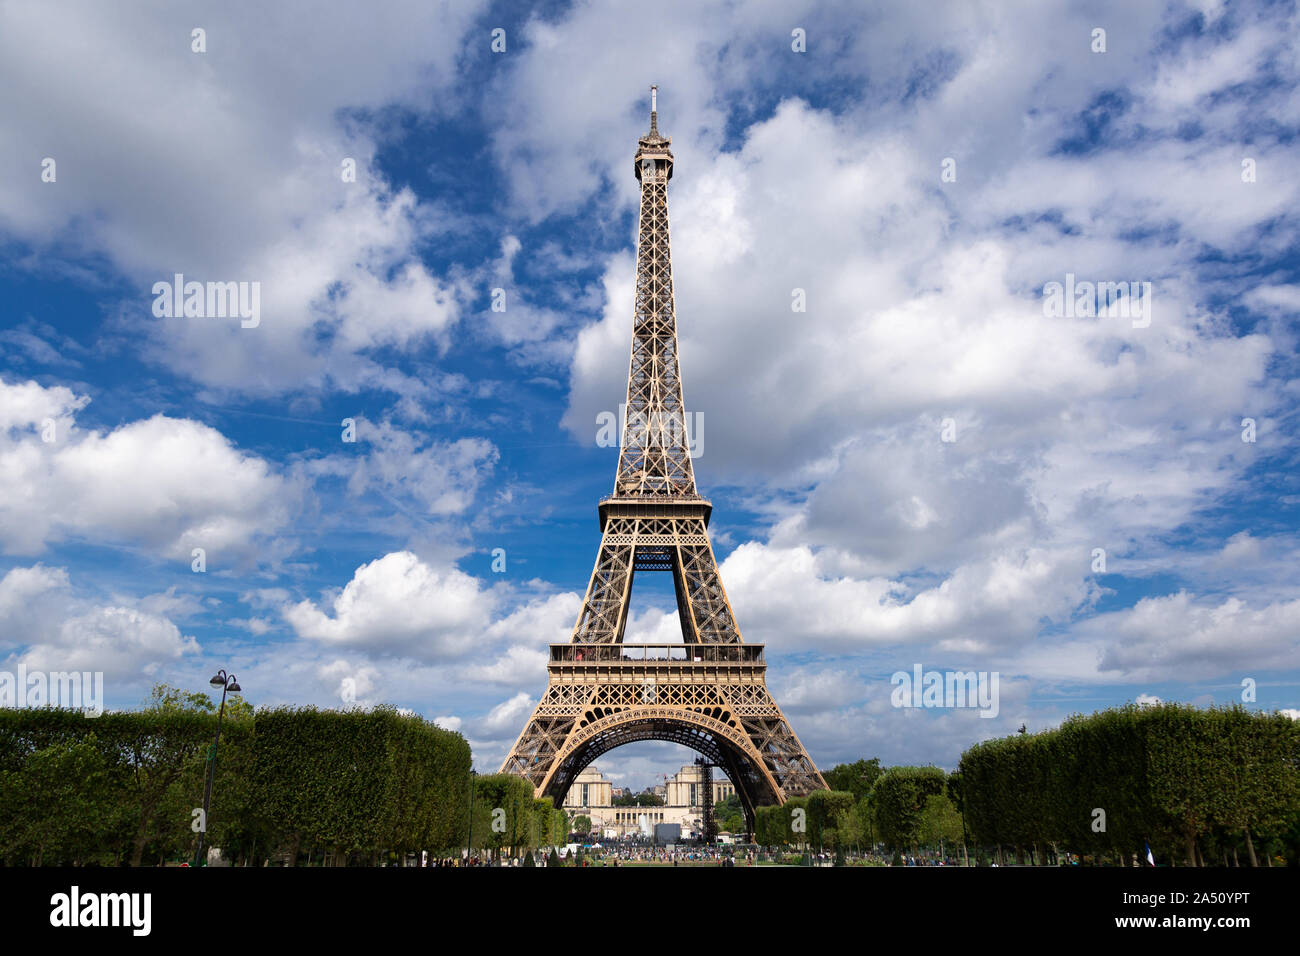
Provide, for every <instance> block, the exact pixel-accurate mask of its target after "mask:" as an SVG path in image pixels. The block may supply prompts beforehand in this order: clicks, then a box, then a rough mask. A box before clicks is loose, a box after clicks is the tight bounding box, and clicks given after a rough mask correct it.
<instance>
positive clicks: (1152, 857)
mask: <svg viewBox="0 0 1300 956" xmlns="http://www.w3.org/2000/svg"><path fill="white" fill-rule="evenodd" d="M1142 842H1143V843H1146V841H1145V840H1144V841H1142ZM1146 848H1147V862H1148V863H1150V864H1151V865H1152V866H1155V865H1156V858H1155V857H1154V856H1152V855H1151V844H1150V843H1146Z"/></svg>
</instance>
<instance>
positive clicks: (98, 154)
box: [0, 3, 481, 394]
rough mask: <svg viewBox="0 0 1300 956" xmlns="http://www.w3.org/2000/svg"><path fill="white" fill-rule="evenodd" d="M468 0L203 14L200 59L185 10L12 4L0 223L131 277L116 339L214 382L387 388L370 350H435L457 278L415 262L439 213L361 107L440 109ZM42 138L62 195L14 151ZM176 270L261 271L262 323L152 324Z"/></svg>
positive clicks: (4, 63) (3, 72)
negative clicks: (394, 163) (399, 182)
mask: <svg viewBox="0 0 1300 956" xmlns="http://www.w3.org/2000/svg"><path fill="white" fill-rule="evenodd" d="M480 9H481V4H477V3H439V4H432V5H431V4H421V3H409V4H408V3H392V4H384V5H383V6H382V8H376V9H374V10H370V11H367V12H364V13H363V12H361V11H351V12H348V11H342V12H340V13H338V14H337V15H332V16H329V17H320V16H317V15H315V13H314V11H313V10H312V9H311V7H310V5H299V4H294V3H289V4H283V5H276V6H275V7H273V8H272V7H265V8H258V7H254V6H247V5H244V6H238V7H230V8H222V9H218V10H208V11H205V12H204V16H203V18H202V19H203V23H204V29H205V30H206V36H207V51H206V52H205V53H202V54H196V53H194V52H192V51H191V48H190V44H191V39H190V31H191V29H192V27H193V19H194V18H193V15H192V12H186V11H185V9H183V8H177V7H174V6H173V5H169V4H159V3H150V4H145V5H142V6H140V7H136V8H133V9H132V10H130V11H120V15H113V16H109V15H108V14H107V11H105V10H104V9H103V8H102V7H100V6H99V5H97V4H94V3H73V4H69V5H66V6H62V7H60V8H59V9H57V10H45V11H36V10H35V9H34V8H31V9H28V10H23V9H19V8H14V9H8V10H6V11H5V13H4V30H3V31H0V51H2V52H3V55H0V81H2V82H0V91H4V92H0V98H2V99H0V102H3V104H4V108H3V109H2V110H0V116H3V120H0V143H4V144H6V146H5V147H0V166H2V167H3V168H4V170H5V175H4V176H2V177H0V181H2V182H3V185H0V227H3V228H4V229H5V231H6V232H7V233H9V234H10V235H13V236H16V237H20V238H21V239H22V240H24V241H25V242H27V243H30V244H31V245H33V246H34V247H36V248H50V247H53V246H56V245H58V244H61V243H67V244H71V245H72V246H73V247H75V248H76V249H79V250H82V251H84V252H86V253H89V254H91V255H96V256H101V257H103V258H104V259H106V260H107V261H108V262H110V263H111V264H112V266H113V267H115V268H116V269H117V270H118V271H119V272H120V273H121V274H122V275H123V276H125V277H127V278H128V279H129V280H130V281H131V282H132V283H133V284H135V285H136V286H137V287H138V288H139V289H140V292H139V294H137V295H135V296H132V297H129V298H128V299H126V300H125V301H124V302H122V303H121V315H120V319H119V334H123V335H129V336H131V337H132V338H138V337H139V336H141V335H143V336H145V337H147V339H148V342H147V344H146V346H145V351H146V352H147V353H148V354H150V355H151V356H152V357H153V358H154V359H155V360H156V361H158V362H159V363H162V364H164V365H166V366H168V367H170V368H172V369H174V370H176V371H178V372H180V373H182V374H184V375H188V376H190V377H192V378H194V379H195V380H197V381H199V382H201V383H203V384H205V385H208V386H211V387H213V388H214V389H216V390H218V391H222V390H238V391H242V392H245V393H257V394H276V393H279V392H282V391H287V390H294V389H297V388H300V387H303V386H304V385H311V384H314V385H324V384H327V383H329V384H332V385H337V386H342V387H344V388H348V389H355V388H358V387H360V386H362V385H371V386H377V387H381V388H384V387H398V384H397V382H396V381H395V380H394V379H393V378H392V377H390V376H386V375H385V374H384V369H383V365H382V363H380V362H377V361H376V360H374V359H373V358H372V357H370V354H369V353H370V352H371V350H373V349H376V348H379V347H382V346H386V345H392V346H397V347H400V348H405V347H408V346H412V345H427V344H433V345H441V346H445V345H446V334H447V331H448V329H449V327H450V326H451V324H452V323H453V322H454V321H455V320H456V318H457V316H458V314H459V312H460V308H461V305H460V299H461V298H463V297H464V295H465V294H466V291H465V290H464V289H463V288H460V287H459V286H458V284H457V280H455V279H448V278H445V277H438V276H435V275H433V274H432V273H431V272H430V271H429V270H428V268H427V267H426V266H425V265H424V263H423V262H422V260H421V259H420V257H419V256H418V254H417V250H416V245H417V244H418V243H419V242H420V241H422V240H423V239H425V238H427V237H428V236H429V235H430V234H431V232H433V231H436V229H437V222H436V217H435V216H434V215H432V214H431V212H430V210H429V209H427V208H420V206H419V204H418V203H417V201H416V199H415V196H414V194H413V193H412V192H411V191H410V190H409V189H397V188H393V187H391V186H390V185H389V183H387V182H386V181H385V179H384V178H383V175H382V174H381V173H380V171H379V169H378V168H377V164H376V162H375V156H376V153H377V150H378V146H377V140H378V138H379V133H378V131H377V130H376V129H375V126H374V125H373V124H371V123H368V122H366V121H365V119H364V118H363V117H364V114H365V113H366V111H368V110H372V109H376V108H378V107H383V106H391V105H394V104H402V105H404V106H406V107H408V108H415V109H419V110H421V111H424V112H434V113H440V111H441V110H442V109H444V108H445V109H447V110H452V109H454V108H455V99H454V97H453V96H452V95H451V87H452V86H453V81H454V77H455V67H456V60H457V58H458V56H459V55H460V54H461V51H462V40H461V38H462V35H463V33H464V32H465V30H466V29H467V28H468V27H469V25H470V24H471V23H473V22H474V20H475V18H476V17H477V15H478V13H479V11H480ZM290 49H291V51H292V52H291V54H289V55H286V51H288V50H290ZM37 50H41V51H42V53H41V55H39V56H37V54H36V51H37ZM380 51H382V52H380ZM33 76H40V77H43V80H42V82H39V83H35V84H33V83H31V82H29V80H30V78H31V77H33ZM105 76H111V77H112V82H111V83H106V82H104V77H105ZM268 90H274V95H268ZM431 93H438V94H441V95H431ZM345 116H351V117H353V120H352V121H351V122H344V121H343V118H344V117H345ZM36 142H39V143H40V144H41V147H40V148H41V150H42V151H43V153H42V155H46V156H50V157H52V158H54V159H55V160H56V161H57V163H58V167H57V170H58V179H57V187H56V188H51V187H50V186H49V184H45V183H41V182H40V181H39V179H37V178H36V177H32V176H27V175H20V174H19V172H18V171H19V170H20V169H26V168H27V166H28V164H29V163H30V161H31V160H30V158H29V157H28V154H27V150H26V147H24V146H22V145H21V144H25V143H36ZM345 160H351V161H353V162H354V163H355V167H356V177H355V181H353V182H348V181H345V179H344V177H343V175H342V172H343V163H344V161H345ZM32 183H34V184H35V186H34V187H33V186H32ZM196 222H201V223H202V224H203V228H201V229H196V228H194V224H195V223H196ZM177 272H179V273H183V274H185V275H186V276H187V278H189V279H192V280H197V281H247V282H259V283H260V284H261V311H262V318H261V322H260V324H259V325H258V326H257V327H256V328H249V329H242V328H240V326H239V323H238V322H237V321H235V322H231V321H226V320H220V319H204V320H195V319H180V320H175V319H168V320H162V321H159V320H155V319H153V318H152V316H151V314H150V306H151V297H150V296H149V295H147V294H146V292H147V290H148V289H150V287H151V286H152V284H153V283H154V282H156V281H170V280H171V278H172V275H173V274H174V273H177ZM406 384H407V387H418V382H415V381H408V382H407V383H406Z"/></svg>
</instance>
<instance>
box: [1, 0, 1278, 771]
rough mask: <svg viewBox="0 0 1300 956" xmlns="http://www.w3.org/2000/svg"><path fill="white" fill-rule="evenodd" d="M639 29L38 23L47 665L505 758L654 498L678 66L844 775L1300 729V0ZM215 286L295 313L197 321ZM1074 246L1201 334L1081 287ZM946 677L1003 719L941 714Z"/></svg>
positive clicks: (755, 517) (242, 13)
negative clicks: (217, 677)
mask: <svg viewBox="0 0 1300 956" xmlns="http://www.w3.org/2000/svg"><path fill="white" fill-rule="evenodd" d="M914 7H915V8H914ZM629 9H631V8H629V7H627V5H623V4H603V3H590V4H575V5H568V4H543V5H532V6H529V5H520V4H494V5H484V4H475V3H453V4H445V5H441V6H434V5H430V4H416V3H410V4H406V3H396V2H393V3H381V4H377V5H365V6H364V7H363V8H357V9H351V8H340V9H338V10H335V11H333V12H332V13H331V15H330V16H329V17H321V16H319V15H317V14H315V13H313V12H312V7H311V6H310V5H306V4H296V3H282V4H275V5H273V6H272V8H271V9H265V8H263V7H262V6H261V5H256V4H251V3H233V4H228V5H223V6H222V7H221V8H220V9H219V10H212V9H208V8H205V7H203V6H200V5H187V4H183V3H182V4H177V3H141V4H135V5H132V6H131V8H130V9H129V11H123V10H120V9H118V10H113V11H108V10H106V9H104V8H102V6H101V5H96V4H89V3H87V4H77V3H66V4H58V5H50V4H35V3H31V4H28V3H10V4H6V5H5V6H4V7H3V8H2V9H0V26H2V27H3V28H2V29H0V54H3V55H0V102H2V103H3V108H0V172H2V173H3V175H0V248H2V249H3V257H2V264H0V286H2V287H3V288H2V291H3V299H2V301H3V302H4V306H3V321H2V322H0V428H2V430H0V491H2V492H3V495H2V497H0V669H8V670H11V671H12V670H14V669H15V668H16V666H17V665H18V664H19V663H23V664H25V665H26V666H28V667H29V668H32V669H38V668H44V669H48V670H65V669H70V668H78V669H91V670H102V671H104V673H105V680H106V692H107V702H108V704H109V706H119V707H120V706H133V705H136V704H137V703H139V702H140V701H141V700H142V699H143V698H144V697H145V696H147V694H148V690H149V687H150V685H151V684H152V683H153V682H154V681H158V680H162V681H166V682H168V683H171V684H175V685H180V686H185V687H196V688H202V687H205V686H206V682H207V677H208V676H209V675H210V674H211V672H213V671H214V670H215V669H217V668H218V667H225V668H227V669H228V670H233V671H234V672H235V673H236V674H237V675H238V676H239V679H240V682H241V684H242V685H243V687H244V688H245V690H246V695H247V697H248V698H249V699H250V700H251V701H253V702H254V703H255V704H259V705H261V704H272V705H274V704H280V703H312V704H318V705H322V706H339V705H341V704H342V702H343V696H344V694H345V693H346V692H347V691H348V689H351V690H352V691H354V692H355V696H356V699H357V700H358V701H359V702H360V703H362V704H371V703H377V702H391V703H394V704H396V705H398V706H401V707H405V708H409V709H410V710H412V711H414V712H416V713H419V714H422V715H424V716H426V717H428V718H430V719H437V720H438V721H439V722H440V723H442V724H443V725H445V726H449V727H453V728H456V729H458V730H460V731H461V732H462V733H464V734H465V735H466V737H467V738H468V739H469V740H470V741H471V743H472V745H473V747H474V751H475V757H476V763H477V765H478V766H479V768H480V769H488V770H494V769H496V767H497V766H499V764H500V761H501V759H502V758H503V757H504V755H505V752H506V750H507V749H508V748H509V746H510V744H511V743H513V740H514V738H515V736H516V735H517V733H518V732H519V730H520V729H521V727H522V725H523V722H524V720H525V718H526V717H527V715H528V713H529V711H530V709H531V707H532V705H533V704H534V703H535V701H536V700H537V697H538V696H539V695H540V693H541V692H542V690H543V689H544V687H545V668H544V650H545V646H546V644H548V643H550V642H556V641H564V640H567V639H568V637H569V630H570V628H571V627H572V624H573V619H574V617H575V616H576V613H577V608H578V603H579V600H580V596H581V592H582V591H583V590H584V589H585V586H586V582H587V579H588V576H589V574H590V571H591V563H592V560H593V559H594V557H595V553H596V547H597V545H598V542H599V532H598V527H597V523H596V509H595V504H596V499H597V498H598V497H599V496H600V495H602V494H606V493H608V492H609V491H610V490H611V488H612V482H613V472H614V467H615V462H616V452H615V450H614V449H612V448H601V447H598V446H597V444H596V440H595V439H596V431H597V426H596V418H597V415H598V414H599V413H601V412H602V411H613V410H615V409H617V407H618V403H619V402H620V401H621V400H622V397H623V391H624V388H625V376H626V368H627V347H628V336H629V335H630V325H631V305H632V292H631V290H632V266H633V256H634V251H635V250H634V234H635V226H636V199H637V192H636V190H637V184H636V181H635V179H634V178H633V176H632V174H631V157H632V154H633V152H634V151H635V147H636V138H637V137H638V136H639V135H641V134H642V133H643V132H644V131H645V128H646V125H647V109H648V103H647V91H648V87H649V85H650V84H651V83H657V84H659V88H660V100H659V103H660V120H661V122H660V126H661V129H662V130H663V131H664V132H665V133H667V134H668V135H671V136H672V137H673V150H674V154H675V156H676V168H675V176H674V179H673V183H672V186H671V188H670V212H671V216H672V221H673V249H674V268H675V281H676V295H677V311H678V322H679V333H680V338H681V352H682V365H683V373H684V381H685V397H686V402H687V405H688V408H690V409H692V410H693V411H695V412H698V413H699V414H700V415H702V417H703V422H704V430H703V454H702V455H701V456H700V457H699V458H698V459H697V460H696V462H695V466H696V474H697V478H698V481H699V483H700V486H701V489H702V491H704V493H706V494H708V495H710V496H711V497H712V498H713V500H714V505H715V512H714V515H715V516H714V522H713V525H712V532H713V535H714V546H715V550H716V552H717V554H718V558H719V561H720V562H722V575H723V580H724V583H725V584H726V586H727V588H728V590H729V594H730V597H731V600H732V603H733V605H734V607H735V610H736V614H737V616H738V619H739V624H740V627H741V631H742V633H743V634H744V636H745V637H746V639H747V640H749V641H754V642H759V641H762V642H765V643H766V645H767V649H768V657H769V661H770V665H771V670H770V673H769V685H770V686H771V687H772V689H773V691H774V693H775V694H776V696H777V698H778V700H779V701H780V702H781V704H782V705H783V706H784V707H785V708H786V711H787V713H788V715H789V716H790V718H791V720H792V721H793V723H794V726H795V729H796V731H797V732H798V733H799V734H800V736H801V738H802V739H803V741H804V743H805V744H806V746H807V747H808V749H809V750H810V752H811V753H812V755H813V757H814V759H815V760H816V761H817V762H818V763H819V764H820V765H823V766H830V765H833V764H834V763H837V762H840V761H844V760H852V759H856V758H857V757H860V756H880V757H882V758H883V759H884V760H885V762H886V763H902V762H910V763H926V762H934V763H938V764H940V765H943V766H952V765H954V764H955V762H956V760H957V758H958V756H959V755H960V753H961V751H962V750H963V749H964V748H965V747H967V746H969V745H970V744H971V743H973V742H975V741H976V740H979V739H984V738H987V737H990V736H996V735H1002V734H1006V733H1011V732H1014V731H1015V729H1016V728H1017V727H1019V726H1020V725H1021V724H1022V723H1023V724H1026V725H1027V726H1028V727H1030V728H1031V729H1040V728H1044V727H1049V726H1052V725H1054V724H1056V723H1058V722H1059V721H1060V720H1061V719H1062V718H1063V717H1065V716H1067V715H1068V714H1070V713H1073V712H1078V711H1083V712H1090V711H1092V710H1094V709H1097V708H1101V707H1105V706H1110V705H1114V704H1119V703H1122V702H1124V701H1129V700H1136V699H1143V698H1148V697H1153V696H1154V697H1159V698H1161V699H1168V700H1181V701H1195V702H1197V703H1202V704H1208V703H1211V702H1214V703H1224V702H1230V701H1235V700H1239V699H1240V698H1241V687H1242V681H1243V679H1245V678H1251V679H1253V680H1254V681H1255V682H1256V685H1257V699H1256V700H1255V701H1254V702H1251V703H1250V704H1249V706H1253V707H1260V708H1264V709H1274V708H1280V709H1287V710H1291V711H1292V712H1293V713H1294V712H1295V711H1296V709H1297V708H1300V690H1298V689H1297V688H1298V687H1300V668H1298V667H1297V663H1296V662H1297V660H1298V659H1300V658H1298V657H1297V645H1298V644H1300V595H1298V594H1297V592H1296V582H1295V573H1294V568H1295V567H1296V565H1297V561H1296V557H1297V551H1298V542H1297V515H1298V514H1300V487H1298V483H1297V480H1296V477H1295V476H1296V473H1297V468H1296V464H1297V445H1296V441H1295V434H1296V425H1297V405H1298V398H1300V379H1298V378H1297V374H1296V372H1297V361H1296V331H1297V330H1296V314H1297V309H1298V307H1300V255H1298V254H1297V252H1296V249H1297V248H1298V246H1297V241H1296V240H1297V235H1296V230H1297V222H1298V221H1300V220H1298V219H1297V216H1296V212H1297V205H1298V203H1297V189H1298V187H1297V182H1298V178H1297V174H1298V173H1300V162H1298V161H1297V158H1296V148H1295V146H1296V132H1297V128H1298V127H1300V96H1297V95H1296V94H1297V89H1296V87H1297V83H1298V82H1300V59H1298V55H1297V51H1296V46H1295V45H1294V44H1293V43H1290V42H1289V38H1290V37H1294V36H1295V35H1296V32H1297V30H1296V28H1297V23H1296V10H1295V6H1294V4H1290V3H1277V4H1272V3H1259V4H1234V5H1232V6H1231V7H1229V6H1227V5H1224V4H1219V3H1214V2H1201V3H1191V4H1179V3H1171V4H1166V5H1145V7H1144V8H1143V9H1137V10H1135V9H1132V5H1130V4H1123V3H1113V4H1105V3H1102V4H1093V5H1090V7H1089V8H1088V9H1087V10H1086V11H1079V10H1076V9H1074V8H1073V7H1072V6H1071V5H1067V4H1064V3H1047V4H1042V3H1033V4H1004V3H1000V4H992V3H989V4H966V3H953V4H939V5H924V6H923V8H922V7H919V6H916V5H906V4H888V5H867V4H848V3H845V4H833V3H831V4H827V3H823V4H800V3H793V4H791V3H780V4H778V3H735V4H729V5H726V6H716V7H706V8H700V7H699V5H698V4H690V3H682V4H675V3H667V4H662V5H656V8H655V9H656V11H660V10H662V13H659V12H656V14H655V15H654V16H653V17H647V16H643V15H640V14H638V15H637V16H636V17H635V19H629V14H628V10H629ZM195 28H202V29H203V30H204V31H205V35H204V41H205V45H206V49H205V51H204V52H195V51H194V50H193V49H192V44H193V39H192V31H193V30H194V29H195ZM498 28H499V29H501V30H504V31H505V34H504V35H505V40H506V49H505V51H504V52H501V53H494V52H492V49H491V44H492V33H493V30H494V29H498ZM1097 28H1101V29H1103V30H1105V36H1106V49H1105V51H1104V52H1094V51H1093V49H1092V47H1093V46H1094V45H1095V44H1096V41H1095V40H1094V30H1095V29H1097ZM795 30H802V31H804V35H805V36H806V49H805V51H804V52H796V51H795V50H794V49H793V48H792V46H793V45H794V39H793V37H792V31H795ZM47 158H49V159H53V160H54V161H55V167H54V168H55V178H54V181H52V182H47V181H43V179H42V169H43V161H44V160H45V159H47ZM346 159H352V160H354V161H355V164H356V170H357V175H356V181H355V182H344V181H343V177H342V176H341V174H340V171H341V164H342V163H343V161H344V160H346ZM945 160H952V161H953V163H952V164H950V168H952V169H954V170H955V173H956V176H955V179H952V178H951V177H949V179H948V180H947V181H945V179H944V178H943V177H942V175H941V173H942V170H943V168H944V162H945ZM1247 160H1249V161H1250V162H1248V163H1247V162H1246V161H1247ZM1243 163H1246V166H1249V167H1250V168H1251V170H1252V171H1253V178H1252V177H1250V176H1245V175H1243V170H1244V169H1245V166H1243ZM178 272H179V273H183V274H184V275H185V276H186V277H187V278H188V279H192V280H197V281H201V282H208V281H222V282H225V281H233V282H249V283H251V282H257V283H258V284H259V289H260V295H261V300H260V321H259V323H258V324H257V326H256V327H251V328H243V327H241V323H240V321H239V319H238V318H219V317H210V318H200V317H189V318H186V317H176V318H158V317H155V315H154V313H153V301H154V296H153V294H152V292H151V290H152V288H153V285H154V283H156V282H159V281H170V280H171V278H172V276H173V275H174V274H175V273H178ZM1067 274H1071V275H1073V276H1075V277H1076V278H1077V279H1079V280H1088V281H1094V282H1102V281H1106V282H1112V281H1125V282H1128V281H1133V282H1139V283H1143V282H1145V283H1150V284H1151V286H1150V288H1151V290H1152V291H1151V300H1150V304H1151V310H1150V322H1149V323H1148V324H1142V323H1135V322H1134V321H1130V319H1129V318H1128V317H1125V316H1121V315H1118V314H1108V315H1102V316H1100V317H1098V316H1049V315H1047V314H1046V312H1045V310H1044V295H1043V289H1044V286H1045V285H1046V284H1047V283H1050V282H1062V283H1063V282H1065V281H1066V276H1067ZM498 288H499V289H504V290H505V296H506V308H505V311H504V312H494V311H493V310H492V309H491V302H492V290H493V289H498ZM795 289H801V290H803V292H804V295H805V296H806V299H807V310H806V311H804V312H794V311H792V309H791V302H792V295H793V290H795ZM345 418H351V419H354V420H355V421H356V423H357V432H356V434H357V441H356V442H344V441H343V440H342V434H343V428H342V425H341V422H342V421H343V419H345ZM1247 418H1249V419H1252V420H1253V421H1254V422H1255V434H1254V440H1253V441H1250V442H1247V441H1243V440H1242V436H1243V431H1244V427H1245V426H1243V419H1247ZM46 423H53V440H52V441H43V440H42V431H43V430H44V429H45V426H46ZM945 423H950V425H951V427H950V429H949V431H950V435H951V437H953V438H954V440H953V441H944V440H943V439H942V436H943V434H944V431H945ZM196 547H201V548H203V549H204V552H205V555H206V571H205V572H203V573H195V572H194V571H193V570H192V554H193V549H194V548H196ZM495 548H501V549H504V551H505V555H506V570H505V572H504V573H494V572H493V571H492V567H491V562H492V551H493V549H495ZM1098 548H1101V549H1104V550H1105V552H1106V571H1105V573H1096V572H1094V571H1093V569H1092V565H1093V563H1094V551H1095V549H1098ZM635 597H636V599H637V603H636V606H635V608H634V614H633V618H632V622H631V626H630V629H629V639H633V640H657V639H679V634H680V632H679V630H678V629H677V622H676V615H675V612H674V611H673V608H672V595H671V588H670V586H668V582H667V581H666V580H656V579H655V578H653V577H647V579H645V580H643V581H639V582H638V587H637V589H636V591H635ZM916 664H921V665H923V666H924V667H925V668H926V669H938V670H945V669H960V670H978V671H996V672H998V673H999V674H1000V675H1001V680H1000V690H1001V706H1000V708H999V713H998V716H997V717H995V718H991V719H990V718H983V717H980V715H979V713H978V711H975V710H971V709H960V708H954V709H928V710H907V709H900V708H895V707H893V706H891V703H890V693H891V690H892V685H891V683H890V680H889V678H890V675H891V674H892V673H894V672H895V671H898V670H906V671H910V670H911V669H912V668H913V666H914V665H916ZM688 758H689V755H688V754H687V752H686V751H684V750H680V749H678V748H675V747H672V746H671V745H654V744H639V745H635V746H631V747H627V748H623V749H621V750H619V751H615V752H613V753H611V754H609V755H607V756H606V757H605V758H602V760H601V761H600V766H601V768H602V769H603V770H605V771H606V772H607V773H608V774H610V775H611V776H613V777H614V778H615V779H616V780H618V781H619V782H623V783H631V784H633V785H636V786H638V787H639V786H644V785H646V784H648V783H651V782H652V781H653V777H654V775H655V774H657V773H660V772H671V771H672V770H674V769H675V768H676V767H677V766H680V765H681V764H682V763H684V762H686V761H687V759H688Z"/></svg>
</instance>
